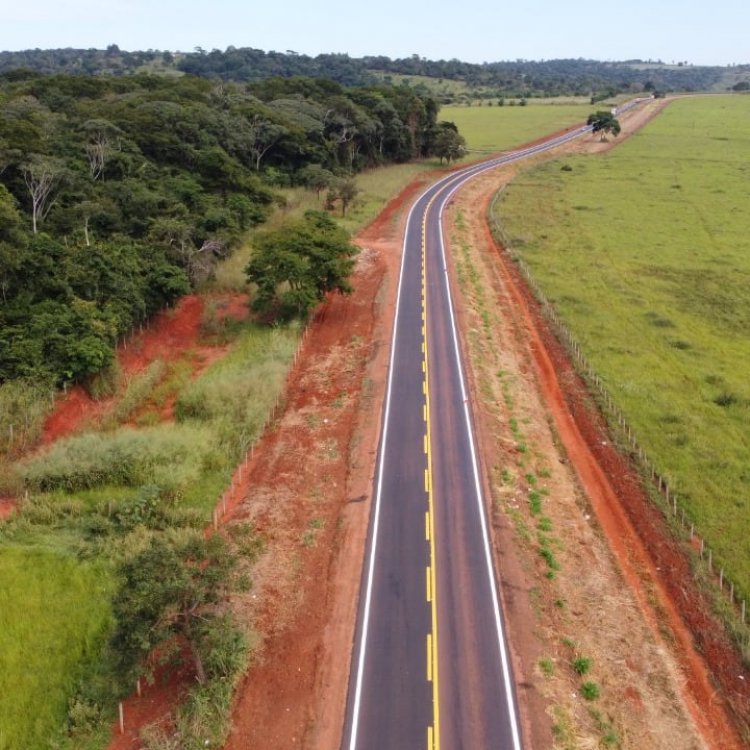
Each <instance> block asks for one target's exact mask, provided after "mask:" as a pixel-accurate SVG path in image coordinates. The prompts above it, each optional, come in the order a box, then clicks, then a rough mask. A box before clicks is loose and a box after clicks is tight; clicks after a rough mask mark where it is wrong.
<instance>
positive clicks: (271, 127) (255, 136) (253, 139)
mask: <svg viewBox="0 0 750 750" xmlns="http://www.w3.org/2000/svg"><path fill="white" fill-rule="evenodd" d="M286 132H287V129H286V128H285V127H283V126H282V125H277V124H276V123H274V122H271V121H270V120H266V119H264V118H262V117H258V116H257V115H256V116H255V117H253V119H252V121H251V123H250V127H249V138H248V142H247V148H248V151H249V152H250V155H251V156H252V158H253V164H254V166H255V171H256V172H258V171H260V162H261V159H263V157H264V156H265V155H266V154H267V153H268V152H269V151H270V150H271V148H273V146H274V145H275V144H276V142H277V141H278V140H279V139H280V138H281V137H282V136H283V135H285V134H286Z"/></svg>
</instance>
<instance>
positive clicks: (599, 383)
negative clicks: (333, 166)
mask: <svg viewBox="0 0 750 750" xmlns="http://www.w3.org/2000/svg"><path fill="white" fill-rule="evenodd" d="M494 228H495V229H496V230H497V226H496V224H495V227H494ZM501 239H502V240H505V239H506V238H503V237H502V236H501ZM502 248H503V249H502V252H504V253H505V254H506V255H507V257H508V258H509V259H510V260H511V261H512V262H513V263H514V264H515V265H516V267H517V268H518V270H519V271H520V273H521V275H522V276H523V278H524V280H525V281H526V283H527V284H528V286H529V289H530V290H531V292H532V293H533V295H534V297H535V298H536V300H537V302H538V303H539V305H540V307H541V310H542V313H543V315H544V317H545V318H546V319H547V321H548V322H549V323H550V324H551V326H552V328H553V331H554V333H555V334H556V336H557V338H558V340H559V341H561V342H562V343H563V344H564V345H565V347H566V348H567V350H568V352H569V353H570V355H571V358H572V361H573V363H574V365H575V367H576V370H577V371H578V373H579V374H580V375H581V376H582V377H583V378H584V380H585V381H586V382H587V383H588V384H589V385H590V386H591V387H592V388H593V389H594V391H595V392H596V393H597V395H598V396H599V403H600V404H601V406H602V407H603V411H604V412H605V417H606V419H607V422H608V424H609V427H610V429H611V430H613V431H614V432H616V433H617V435H618V437H619V438H620V439H621V441H622V442H623V443H624V444H625V445H626V446H627V447H628V449H629V451H630V452H631V457H632V459H633V461H634V462H635V463H636V465H637V466H638V468H639V469H640V470H641V471H642V473H643V474H644V475H645V476H646V477H648V478H650V481H651V484H652V486H653V488H654V489H655V490H656V491H657V492H658V493H659V495H660V496H661V498H662V499H663V500H664V508H663V510H664V512H665V515H666V516H667V517H669V515H670V514H671V516H672V519H673V520H674V522H675V525H676V526H677V527H678V528H679V529H680V530H681V532H682V534H683V538H684V539H685V540H687V541H688V542H689V544H690V547H691V548H692V549H693V550H694V551H695V552H696V554H697V557H698V561H697V562H698V566H699V567H700V566H702V569H703V572H704V573H705V574H706V578H707V580H709V581H710V582H711V583H712V584H713V585H714V587H715V589H716V591H717V592H719V593H720V594H721V595H722V597H724V601H726V602H728V603H729V605H730V608H731V611H732V612H733V613H734V615H735V617H736V620H737V625H738V628H739V632H738V635H739V640H740V643H741V646H742V648H743V651H744V654H745V657H746V658H750V623H749V622H748V614H750V613H748V610H747V601H746V600H745V598H741V597H740V596H739V595H738V594H737V589H736V586H735V582H734V581H733V580H732V579H731V578H730V576H728V575H727V573H726V571H725V569H724V566H723V565H721V564H720V563H719V564H717V563H716V562H715V561H714V553H713V550H712V549H711V547H710V546H709V544H708V542H707V541H706V539H705V537H703V536H701V534H700V533H699V532H698V530H697V529H696V527H695V523H693V522H692V521H690V519H689V515H688V513H687V511H686V509H685V507H684V506H683V505H682V504H681V503H680V501H679V498H678V494H677V492H676V491H675V489H674V487H673V486H672V484H671V483H670V480H669V478H668V477H667V476H666V475H665V474H664V473H663V472H661V471H660V470H659V468H658V467H657V466H656V464H655V463H654V461H653V460H652V459H651V457H650V456H649V454H648V453H647V452H646V450H645V449H644V447H643V445H642V444H641V443H640V441H639V440H638V438H637V436H636V432H635V430H634V429H633V427H632V426H631V424H630V423H629V422H628V420H627V418H626V416H625V414H624V413H623V412H622V410H621V409H620V407H619V406H618V405H617V403H616V402H615V400H614V399H613V398H612V395H611V394H610V392H609V390H608V389H607V387H606V385H605V383H604V381H603V380H602V379H601V377H600V376H599V374H598V373H597V372H596V370H595V369H594V368H593V367H592V365H591V363H590V362H589V361H588V359H587V358H586V356H585V354H584V353H583V349H582V347H581V345H580V343H579V342H578V341H577V340H576V338H575V337H574V336H573V334H572V333H571V331H570V329H569V328H568V326H567V325H566V324H565V323H564V322H563V320H562V319H561V318H560V316H559V314H558V313H557V311H556V310H555V308H554V306H553V305H552V304H551V303H550V301H549V300H548V299H547V296H546V295H545V294H544V292H543V291H542V289H541V287H540V286H539V284H538V283H537V281H536V279H535V278H534V276H533V275H532V273H531V270H530V269H529V267H528V266H527V264H526V263H525V262H524V261H523V260H522V259H521V258H519V257H518V256H517V255H516V254H515V253H513V252H512V251H510V250H508V249H507V248H508V244H507V242H506V241H503V242H502Z"/></svg>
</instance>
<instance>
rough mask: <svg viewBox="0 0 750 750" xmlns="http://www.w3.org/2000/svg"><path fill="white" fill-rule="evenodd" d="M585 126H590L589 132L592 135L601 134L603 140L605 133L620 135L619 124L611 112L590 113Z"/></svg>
mask: <svg viewBox="0 0 750 750" xmlns="http://www.w3.org/2000/svg"><path fill="white" fill-rule="evenodd" d="M586 124H587V125H591V130H592V131H593V132H594V133H601V139H602V140H604V138H605V137H606V134H607V133H611V134H612V135H614V136H618V135H619V134H620V130H621V127H620V122H619V120H618V119H617V117H615V115H614V113H613V112H610V111H608V110H599V111H598V112H592V113H591V114H590V115H589V117H588V120H586Z"/></svg>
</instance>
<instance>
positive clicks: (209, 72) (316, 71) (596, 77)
mask: <svg viewBox="0 0 750 750" xmlns="http://www.w3.org/2000/svg"><path fill="white" fill-rule="evenodd" d="M18 68H28V69H30V70H34V71H38V72H44V73H63V72H64V73H71V74H81V73H83V74H97V75H98V74H107V75H130V74H137V73H141V72H144V71H146V72H162V73H172V74H174V73H176V72H177V73H179V72H182V73H188V74H191V75H196V76H201V77H205V78H216V79H221V80H225V81H242V82H250V81H259V80H262V79H265V78H269V77H275V76H282V77H292V76H305V77H320V78H327V79H330V80H333V81H335V82H337V83H340V84H342V85H344V86H366V85H371V84H373V83H375V82H376V81H377V80H378V79H379V78H382V76H383V75H399V76H427V77H430V78H433V79H437V80H440V79H443V80H451V81H462V82H463V83H465V84H467V86H469V87H470V88H471V89H473V90H476V91H480V90H482V91H484V93H486V95H487V96H490V97H496V96H511V97H522V96H523V97H534V96H558V95H585V96H588V95H591V94H592V93H595V92H597V91H605V90H609V89H611V88H613V87H614V88H615V89H616V90H617V91H630V90H638V91H640V90H643V89H644V88H645V87H646V84H647V83H649V82H650V83H651V84H652V88H654V89H656V90H659V91H701V90H707V89H710V88H712V87H713V86H715V85H716V84H717V83H718V82H719V81H720V80H721V78H722V76H723V75H724V73H725V72H726V71H727V69H726V68H722V67H716V66H693V65H688V64H686V63H680V64H679V65H678V66H668V65H663V64H661V62H657V63H653V62H651V61H642V60H628V61H625V62H600V61H597V60H585V59H580V58H575V59H560V60H542V61H534V60H515V61H501V62H492V63H482V64H475V63H467V62H462V61H461V60H456V59H453V60H427V59H426V58H424V57H420V56H419V55H412V56H410V57H405V58H398V59H391V58H389V57H385V56H369V57H362V58H354V57H350V56H349V55H346V54H321V55H316V56H314V57H313V56H309V55H302V54H297V53H296V52H293V51H287V52H273V51H270V52H266V51H264V50H260V49H253V48H250V47H227V49H226V50H224V51H222V50H218V49H214V50H211V51H210V52H209V51H206V50H203V49H200V48H197V49H196V50H195V51H193V52H189V53H178V52H176V53H172V52H161V51H155V50H148V51H146V52H126V51H123V50H120V49H119V48H118V47H117V46H116V45H110V46H109V47H108V48H107V49H106V50H96V49H88V50H75V49H58V50H38V49H37V50H24V51H21V52H0V72H3V71H11V70H14V69H18Z"/></svg>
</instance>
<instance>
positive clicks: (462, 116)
mask: <svg viewBox="0 0 750 750" xmlns="http://www.w3.org/2000/svg"><path fill="white" fill-rule="evenodd" d="M529 101H531V100H529ZM546 101H551V102H554V101H556V100H546ZM602 106H603V105H602V104H598V105H591V104H589V103H588V101H586V102H585V103H581V104H548V105H542V104H534V105H531V104H530V105H529V106H526V107H508V106H505V107H486V106H485V107H442V108H441V110H440V114H439V118H440V119H441V120H449V121H452V122H455V123H456V125H457V126H458V130H459V132H460V133H461V134H462V135H463V136H464V138H466V146H467V148H468V149H470V150H471V151H481V152H487V153H492V152H494V151H502V150H503V149H507V148H511V147H512V146H517V145H519V144H521V143H525V142H526V141H532V140H534V139H536V138H540V137H541V136H543V135H546V134H548V133H551V132H554V131H555V130H561V129H562V128H567V127H570V126H571V125H577V124H580V123H584V122H585V121H586V118H587V117H588V116H589V114H590V113H591V112H593V111H594V110H596V109H601V108H602Z"/></svg>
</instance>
